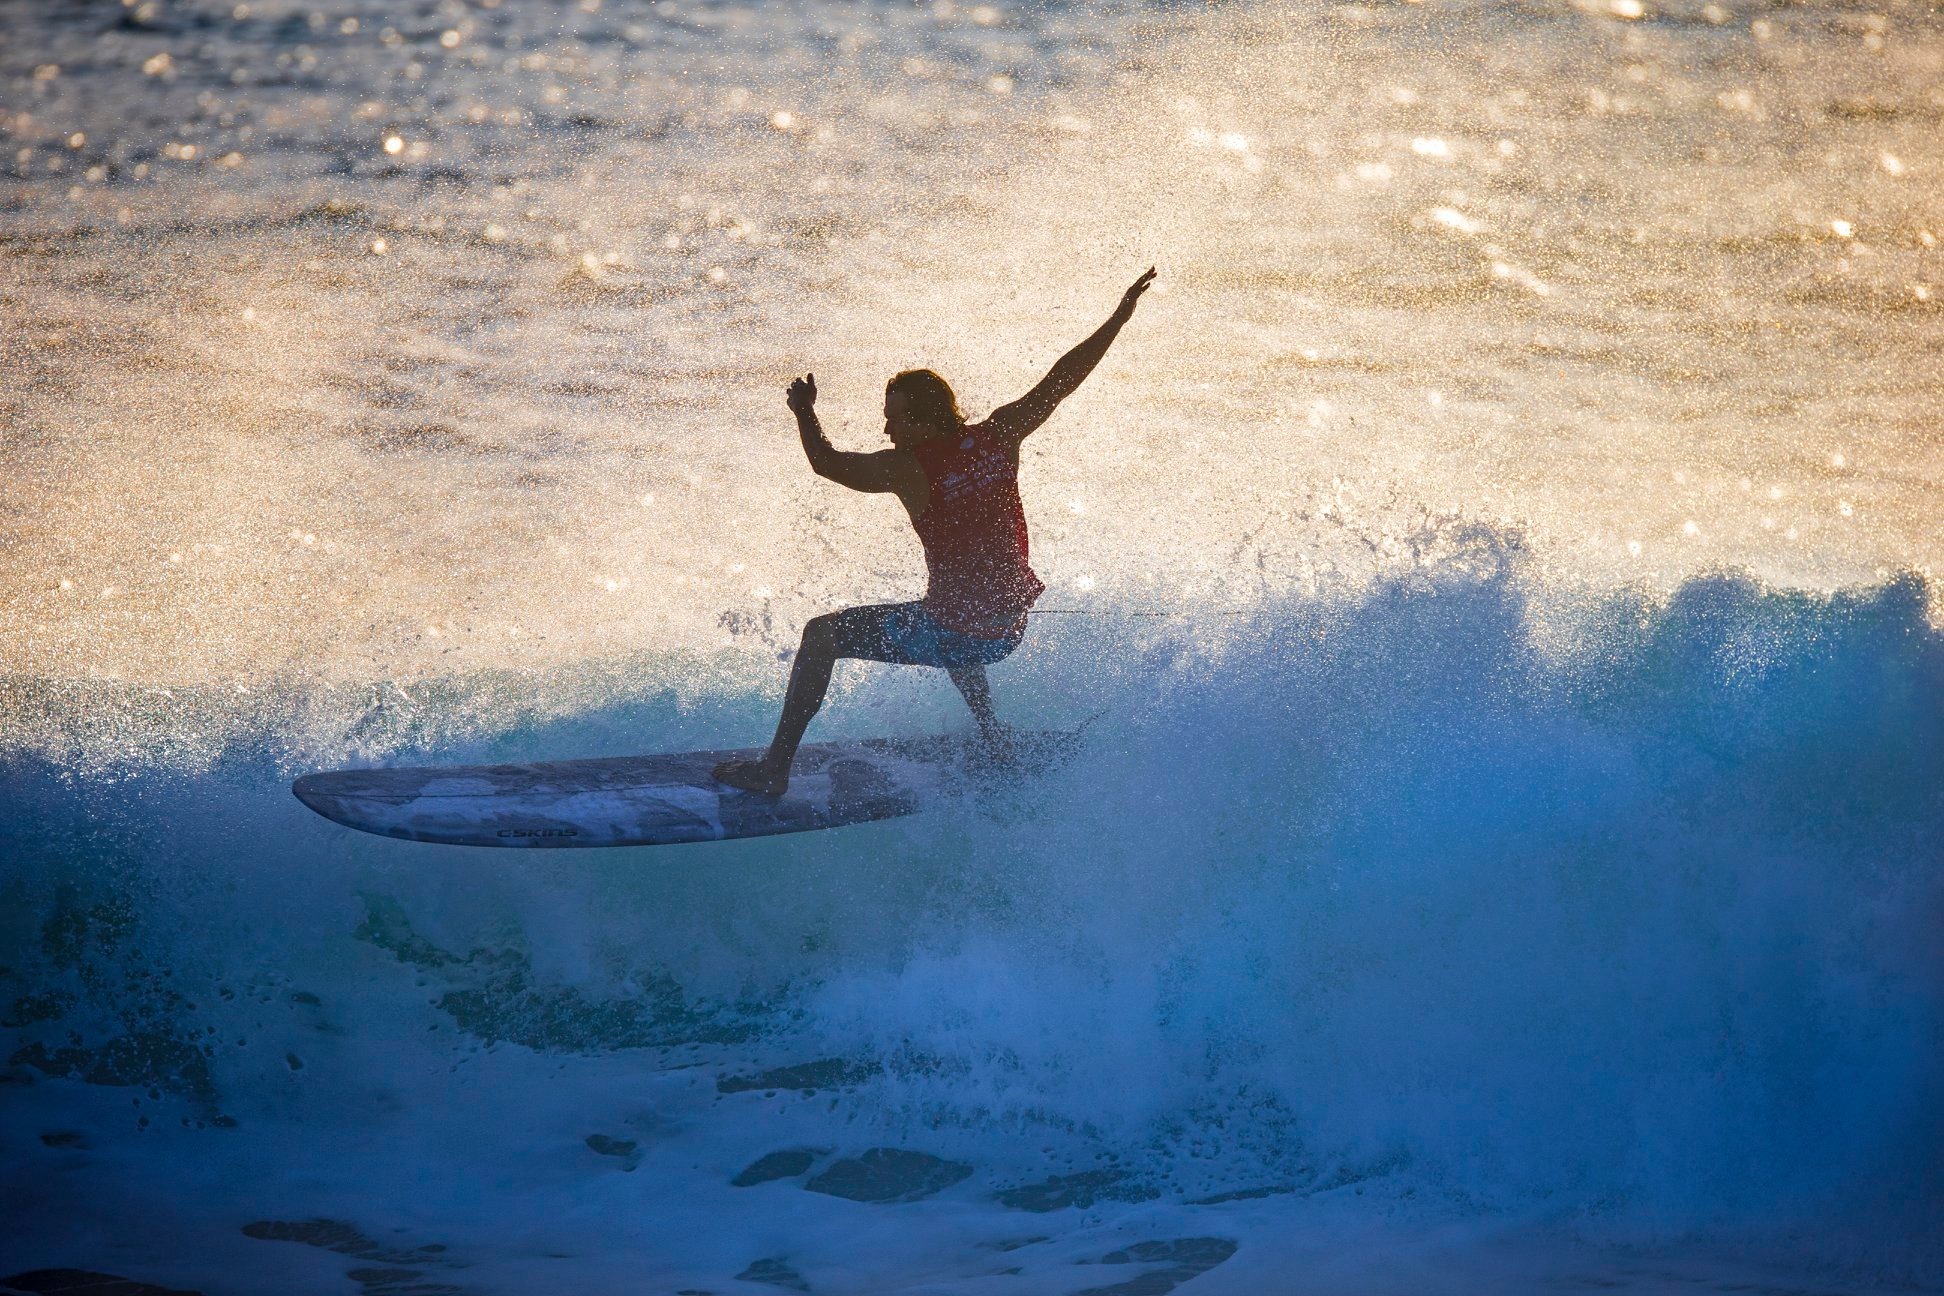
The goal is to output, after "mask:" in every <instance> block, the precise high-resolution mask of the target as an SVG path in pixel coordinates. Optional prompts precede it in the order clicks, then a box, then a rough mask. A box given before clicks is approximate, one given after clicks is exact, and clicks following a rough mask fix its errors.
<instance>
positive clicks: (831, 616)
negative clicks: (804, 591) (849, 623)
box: [802, 612, 843, 656]
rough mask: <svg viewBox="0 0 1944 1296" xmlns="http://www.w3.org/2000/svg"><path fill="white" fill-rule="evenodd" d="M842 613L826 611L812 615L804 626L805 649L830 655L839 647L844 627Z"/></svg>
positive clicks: (809, 651) (805, 650)
mask: <svg viewBox="0 0 1944 1296" xmlns="http://www.w3.org/2000/svg"><path fill="white" fill-rule="evenodd" d="M841 618H842V613H838V612H826V613H824V614H823V615H822V616H814V617H811V618H810V620H809V621H807V622H805V623H804V626H803V649H802V651H804V652H808V653H822V654H824V655H826V656H827V655H829V654H830V653H832V652H835V651H836V649H837V640H838V638H839V637H840V635H841V632H842V628H843V621H842V619H841Z"/></svg>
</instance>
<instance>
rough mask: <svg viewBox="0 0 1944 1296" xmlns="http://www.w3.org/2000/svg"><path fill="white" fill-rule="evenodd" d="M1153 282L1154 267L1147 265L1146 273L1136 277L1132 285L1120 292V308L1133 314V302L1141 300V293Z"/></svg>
mask: <svg viewBox="0 0 1944 1296" xmlns="http://www.w3.org/2000/svg"><path fill="white" fill-rule="evenodd" d="M1153 282H1154V267H1153V266H1149V267H1148V268H1147V271H1146V273H1144V274H1142V276H1141V277H1140V278H1139V279H1136V280H1135V281H1134V283H1133V285H1132V286H1131V287H1129V288H1128V290H1127V291H1126V292H1124V293H1122V294H1121V310H1122V311H1123V312H1125V313H1126V314H1129V315H1131V314H1133V313H1134V306H1135V303H1137V302H1139V301H1140V300H1141V294H1142V293H1144V292H1146V291H1147V290H1148V285H1149V284H1151V283H1153Z"/></svg>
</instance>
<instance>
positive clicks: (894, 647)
mask: <svg viewBox="0 0 1944 1296" xmlns="http://www.w3.org/2000/svg"><path fill="white" fill-rule="evenodd" d="M1153 281H1154V270H1153V268H1152V267H1150V268H1149V269H1148V270H1147V272H1146V273H1144V274H1143V275H1141V277H1140V278H1139V279H1136V280H1135V281H1134V283H1133V285H1132V286H1130V287H1129V288H1128V290H1127V291H1126V292H1125V293H1123V294H1121V300H1120V305H1119V306H1117V307H1115V309H1114V313H1113V314H1112V315H1111V316H1110V317H1108V320H1107V322H1106V323H1105V324H1103V325H1101V326H1100V327H1099V328H1098V329H1096V330H1094V333H1093V336H1091V337H1089V338H1088V339H1087V340H1086V341H1084V342H1082V343H1081V344H1080V345H1079V346H1076V347H1074V348H1073V350H1071V351H1069V352H1067V353H1066V355H1064V356H1062V357H1061V358H1060V361H1059V363H1058V364H1056V365H1054V366H1053V368H1052V369H1051V370H1049V371H1048V372H1047V375H1046V377H1044V378H1042V379H1040V381H1039V383H1038V385H1037V386H1035V387H1034V388H1033V389H1032V390H1031V391H1029V392H1027V393H1026V394H1025V395H1024V396H1022V397H1020V398H1019V399H1018V400H1016V401H1014V402H1012V404H1010V405H1002V406H1000V407H999V408H998V409H996V410H994V411H993V412H992V413H991V414H990V415H989V416H988V417H987V418H986V419H985V420H984V421H983V422H980V423H967V422H966V421H965V416H964V415H963V414H961V413H960V412H959V407H958V399H957V397H955V396H954V395H953V394H952V389H951V387H950V385H949V384H947V383H946V381H945V380H944V379H943V378H941V377H939V376H938V375H937V374H936V373H934V372H932V371H931V370H930V369H907V370H906V371H904V372H903V373H901V374H898V375H897V376H896V377H894V378H892V379H891V381H890V382H888V383H886V384H885V387H884V433H885V435H886V436H887V437H889V438H890V440H891V448H890V449H889V450H878V451H875V452H873V453H869V454H863V453H853V452H849V451H843V450H839V449H837V447H835V446H833V445H831V444H830V440H829V438H827V437H826V436H824V431H823V425H822V424H820V423H819V422H818V421H817V411H816V403H817V378H816V375H815V374H809V375H806V376H805V377H802V378H798V379H796V380H795V381H793V382H792V383H791V384H790V390H789V393H788V395H787V396H786V397H785V403H786V404H787V405H788V406H789V407H790V410H791V412H792V413H794V414H795V415H796V420H797V431H798V432H799V433H801V434H802V437H803V453H804V454H805V455H806V456H808V457H809V460H810V469H811V471H812V472H815V473H816V474H817V475H818V476H819V477H828V478H829V479H830V480H832V481H834V482H836V483H838V484H839V485H842V486H848V487H850V488H851V489H852V490H859V491H873V492H887V493H890V494H894V495H896V496H897V497H898V500H899V502H900V503H902V504H903V505H904V507H905V512H907V513H909V514H910V515H911V525H912V528H913V529H914V530H916V531H917V532H918V541H919V543H920V544H921V545H922V546H923V547H924V551H925V567H926V570H927V572H928V573H929V584H928V587H927V589H926V591H925V597H924V598H922V599H919V600H918V601H916V602H912V603H878V604H872V605H870V606H867V607H853V608H845V609H844V610H843V611H841V612H830V613H826V614H824V615H823V616H819V617H812V618H811V619H810V623H809V624H808V625H806V626H804V628H803V642H802V643H801V645H800V646H799V647H798V648H797V654H796V661H795V663H794V664H793V665H792V666H791V667H790V686H789V691H788V693H787V694H786V695H785V697H784V699H783V715H782V718H781V719H779V720H778V721H777V722H776V736H775V737H774V738H772V739H771V740H770V746H769V750H768V751H767V752H766V753H764V755H763V756H762V757H761V758H760V759H758V760H753V761H724V762H723V763H722V764H720V765H718V766H716V768H715V776H716V778H717V779H719V780H721V781H722V782H724V783H727V784H729V785H730V786H732V787H739V788H743V789H746V790H747V791H750V792H756V793H760V794H762V795H764V796H770V797H776V796H781V795H782V794H783V792H784V790H785V789H786V788H788V787H789V785H790V763H791V761H793V760H795V759H796V751H797V746H798V745H799V744H800V743H802V741H803V734H804V730H806V729H808V728H809V727H810V720H811V718H812V717H813V716H815V715H816V714H817V710H818V708H820V707H821V706H822V705H823V699H824V691H825V690H826V689H827V688H828V687H829V686H830V672H831V668H832V667H833V666H835V665H836V663H837V659H838V658H840V657H857V658H862V659H864V660H866V661H881V662H891V663H893V664H895V665H901V666H937V667H940V668H942V669H943V670H945V671H946V672H947V673H948V674H949V675H950V676H951V678H952V683H953V684H955V685H956V686H957V687H958V691H959V692H960V693H961V694H962V695H964V697H965V702H966V705H967V706H969V707H971V708H972V716H973V718H974V719H975V720H977V721H978V725H979V733H980V735H981V736H982V737H983V738H984V739H985V740H986V741H987V742H988V743H989V744H991V745H992V746H993V747H994V748H995V749H997V750H1000V751H1003V750H1004V749H1005V743H1006V730H1005V727H1004V726H1003V725H1001V724H1000V723H999V718H998V717H997V716H996V715H994V714H993V710H992V690H991V687H990V686H989V685H988V683H987V681H986V673H985V668H986V667H988V666H990V665H992V664H993V663H995V662H998V661H1002V660H1004V659H1005V658H1006V657H1007V656H1008V655H1009V654H1010V653H1011V652H1012V650H1013V649H1015V648H1017V647H1019V641H1020V640H1021V639H1022V638H1023V637H1024V636H1025V634H1026V612H1027V609H1029V608H1031V607H1032V606H1033V601H1034V600H1035V599H1037V598H1038V597H1039V596H1040V592H1041V591H1042V590H1044V589H1045V588H1046V587H1045V586H1044V585H1042V584H1041V583H1040V580H1039V577H1037V576H1035V575H1034V574H1033V569H1032V566H1031V565H1030V564H1029V563H1028V562H1027V542H1026V513H1025V510H1024V508H1023V507H1022V506H1021V504H1020V500H1019V446H1020V443H1021V442H1022V441H1024V440H1025V439H1026V438H1027V436H1028V435H1030V434H1031V433H1032V432H1033V431H1034V430H1035V429H1036V428H1038V427H1039V426H1040V425H1041V424H1042V423H1044V422H1046V420H1047V418H1048V417H1049V416H1050V415H1051V414H1052V413H1053V411H1054V409H1055V408H1056V407H1057V406H1058V405H1059V403H1060V402H1061V401H1063V400H1065V399H1066V398H1067V397H1068V396H1069V395H1071V394H1072V393H1073V390H1074V389H1075V388H1076V387H1078V386H1079V385H1080V384H1081V382H1082V381H1083V380H1084V379H1085V378H1086V376H1087V375H1088V374H1090V373H1092V372H1093V369H1094V366H1095V365H1097V364H1099V363H1100V358H1101V357H1102V356H1104V355H1106V354H1107V348H1108V347H1109V346H1110V345H1111V344H1112V343H1113V341H1114V336H1115V335H1116V334H1117V333H1119V332H1120V330H1121V325H1123V324H1125V323H1127V321H1128V319H1129V318H1131V317H1132V316H1133V314H1134V307H1135V305H1136V304H1137V303H1138V302H1139V301H1140V300H1141V294H1142V293H1144V292H1146V291H1147V288H1148V285H1149V284H1150V283H1152V282H1153Z"/></svg>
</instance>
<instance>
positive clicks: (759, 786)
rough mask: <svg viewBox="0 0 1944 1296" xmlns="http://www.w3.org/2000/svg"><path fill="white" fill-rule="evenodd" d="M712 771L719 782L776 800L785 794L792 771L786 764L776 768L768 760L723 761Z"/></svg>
mask: <svg viewBox="0 0 1944 1296" xmlns="http://www.w3.org/2000/svg"><path fill="white" fill-rule="evenodd" d="M710 773H711V774H712V775H713V776H714V777H715V781H716V782H718V783H727V784H728V785H729V786H730V787H732V788H741V789H742V790H743V791H745V792H754V793H755V794H756V795H757V796H765V797H768V798H770V800H772V801H774V800H775V799H776V798H777V797H780V796H782V795H783V793H784V792H785V791H787V790H788V789H789V786H790V771H789V769H788V767H787V766H786V767H785V768H783V769H776V768H775V767H773V766H772V765H771V764H770V763H769V762H768V761H760V760H753V761H743V760H730V761H723V762H722V763H721V764H720V765H718V766H716V767H715V768H714V769H713V770H711V771H710Z"/></svg>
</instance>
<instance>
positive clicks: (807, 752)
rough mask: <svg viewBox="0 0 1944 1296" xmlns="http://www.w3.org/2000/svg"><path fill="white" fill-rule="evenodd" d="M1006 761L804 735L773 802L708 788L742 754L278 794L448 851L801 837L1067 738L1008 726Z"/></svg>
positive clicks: (905, 744)
mask: <svg viewBox="0 0 1944 1296" xmlns="http://www.w3.org/2000/svg"><path fill="white" fill-rule="evenodd" d="M1014 739H1015V743H1014V751H1013V752H1012V754H1011V758H1010V759H1008V760H1006V761H1005V762H1004V763H1000V762H996V761H994V760H992V759H991V758H990V757H989V756H987V755H986V754H985V749H984V748H983V746H982V745H981V744H980V743H979V742H978V741H977V740H976V739H974V738H971V737H933V738H867V739H864V740H863V741H860V742H837V743H807V744H805V745H804V746H803V747H802V748H801V749H800V750H799V751H798V752H797V759H796V765H795V768H794V770H793V772H792V774H791V777H790V790H789V791H788V792H786V793H784V794H783V796H782V797H780V798H778V799H776V800H770V799H769V798H767V797H762V796H758V795H756V794H755V793H752V792H744V791H741V790H740V789H737V788H732V787H729V786H727V785H725V784H722V783H718V782H716V780H715V779H714V778H713V777H711V775H710V771H711V770H712V769H714V768H715V766H716V764H717V763H718V762H720V761H723V760H735V759H743V760H752V759H754V758H756V757H757V756H759V755H761V754H762V753H761V752H760V751H757V750H749V751H708V752H681V753H676V754H672V755H663V756H610V757H602V758H598V759H594V760H570V761H543V762H539V763H535V764H530V765H461V766H450V767H447V768H443V769H437V768H428V769H364V770H336V771H333V772H330V773H325V774H306V775H304V776H303V777H302V778H300V779H298V780H297V781H296V782H295V783H293V784H291V788H290V790H291V791H292V792H294V793H295V794H296V795H297V799H298V800H299V801H302V802H303V803H304V804H305V805H307V806H309V807H310V808H311V809H313V810H315V811H317V813H319V814H321V815H323V816H324V817H325V818H326V819H331V820H334V821H336V822H338V823H341V824H344V825H345V826H347V827H350V828H356V829H358V830H359V831H361V832H368V833H377V834H379V835H381V836H385V837H402V838H404V839H406V840H408V841H422V842H441V843H445V844H447V845H453V846H515V847H564V846H665V845H672V844H674V843H677V842H696V841H721V840H724V839H727V838H733V837H765V836H769V835H772V834H775V833H790V832H807V831H810V830H812V829H816V828H836V827H840V826H842V825H844V824H855V823H868V822H870V821H872V820H876V819H894V818H897V817H898V816H900V815H908V814H916V813H918V812H919V811H921V810H925V809H928V808H930V807H933V806H936V805H938V804H939V803H941V802H942V801H945V800H947V799H949V798H950V797H952V796H956V795H961V794H962V793H963V792H964V791H965V790H967V789H968V788H970V787H974V786H977V785H978V784H980V783H982V782H986V783H989V782H991V781H993V780H996V779H1008V778H1012V777H1015V776H1017V775H1021V774H1033V773H1038V772H1040V771H1042V770H1045V769H1047V768H1049V767H1051V766H1052V765H1054V764H1056V763H1058V762H1059V761H1060V760H1061V759H1062V758H1063V757H1065V756H1066V755H1067V754H1068V753H1069V752H1070V751H1071V750H1072V749H1073V748H1074V747H1075V746H1076V745H1077V742H1078V739H1079V734H1078V733H1077V732H1074V733H1062V732H1020V733H1015V734H1014Z"/></svg>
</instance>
